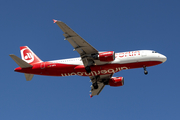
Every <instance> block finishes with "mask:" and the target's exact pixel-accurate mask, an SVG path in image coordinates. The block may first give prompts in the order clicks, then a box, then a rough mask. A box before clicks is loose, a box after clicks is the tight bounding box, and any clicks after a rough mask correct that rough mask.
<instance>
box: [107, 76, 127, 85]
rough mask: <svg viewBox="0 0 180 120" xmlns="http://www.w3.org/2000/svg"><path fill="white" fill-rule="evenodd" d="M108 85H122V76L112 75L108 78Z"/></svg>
mask: <svg viewBox="0 0 180 120" xmlns="http://www.w3.org/2000/svg"><path fill="white" fill-rule="evenodd" d="M109 85H110V86H113V87H118V86H123V85H124V78H123V77H112V78H111V79H110V80H109Z"/></svg>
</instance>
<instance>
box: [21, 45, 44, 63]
mask: <svg viewBox="0 0 180 120" xmlns="http://www.w3.org/2000/svg"><path fill="white" fill-rule="evenodd" d="M20 51H21V58H22V60H24V61H26V62H27V63H29V64H34V63H38V62H42V60H41V59H39V57H38V56H36V54H34V52H33V51H31V49H30V48H29V47H28V46H22V47H20Z"/></svg>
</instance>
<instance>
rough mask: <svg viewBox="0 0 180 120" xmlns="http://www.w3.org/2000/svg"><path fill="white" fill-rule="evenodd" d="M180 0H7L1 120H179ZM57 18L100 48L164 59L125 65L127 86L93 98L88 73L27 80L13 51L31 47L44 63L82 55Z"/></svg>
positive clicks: (2, 24) (0, 23) (2, 8)
mask: <svg viewBox="0 0 180 120" xmlns="http://www.w3.org/2000/svg"><path fill="white" fill-rule="evenodd" d="M179 5H180V1H178V0H171V1H170V0H149V1H148V0H136V1H135V0H118V1H115V0H113V1H108V0H104V1H103V2H102V1H97V0H96V1H95V0H91V1H84V0H76V1H74V0H66V1H63V0H51V1H48V0H43V1H42V0H39V1H37V0H30V1H21V0H16V1H14V0H7V1H2V2H1V4H0V14H1V19H0V31H1V35H0V40H1V44H0V54H1V70H0V73H1V75H0V119H1V120H14V119H17V120H32V119H34V120H37V119H43V120H49V119H51V120H57V119H61V120H62V119H67V120H71V119H80V120H84V119H86V120H92V119H95V120H101V119H104V120H109V119H114V120H119V119H121V120H144V119H146V120H152V119H157V120H159V119H163V120H169V119H173V120H179V119H180V102H179V101H180V94H179V92H180V87H179V85H180V80H179V78H180V74H179V67H180V65H179V59H180V55H179V51H180V47H179V45H180V42H179V39H180V22H179V21H180V15H179V12H180V7H179ZM52 19H57V20H61V21H63V22H65V23H66V24H67V25H68V26H70V27H71V28H72V29H73V30H74V31H76V32H77V33H78V34H79V35H80V36H82V37H83V38H84V39H85V40H86V41H88V42H89V43H90V44H91V45H92V46H94V47H95V48H96V49H97V50H99V51H106V50H107V51H110V50H113V51H115V52H123V51H130V50H144V49H148V50H155V51H157V52H159V53H162V54H164V55H166V56H167V58H168V59H167V61H166V62H165V63H163V64H161V65H158V66H154V67H149V68H148V72H149V74H148V75H147V76H145V75H144V73H143V69H132V70H125V71H121V72H119V73H116V74H115V76H123V77H124V78H125V85H124V86H122V87H117V88H113V87H109V86H106V87H105V88H104V89H103V91H102V92H101V94H100V95H99V96H95V97H93V98H90V97H89V91H90V85H91V83H90V82H89V78H88V77H79V76H71V77H47V76H34V78H33V79H32V81H30V82H27V81H26V80H25V77H24V75H23V74H21V73H16V72H14V71H13V70H14V68H16V67H18V65H17V64H16V63H15V62H14V61H13V60H12V59H11V58H10V57H9V54H15V55H17V56H19V57H20V52H19V47H20V46H25V45H27V46H29V47H30V48H31V49H32V50H33V51H34V52H35V53H36V54H37V55H38V56H39V57H40V58H41V59H42V60H43V61H48V60H56V59H63V58H72V57H78V56H79V54H78V53H77V52H73V47H72V46H71V45H70V44H69V43H68V42H67V41H64V37H63V35H62V34H63V32H62V31H61V29H60V28H59V27H58V26H57V25H56V24H53V21H52Z"/></svg>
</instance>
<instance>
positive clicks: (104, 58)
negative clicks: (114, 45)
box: [98, 51, 115, 62]
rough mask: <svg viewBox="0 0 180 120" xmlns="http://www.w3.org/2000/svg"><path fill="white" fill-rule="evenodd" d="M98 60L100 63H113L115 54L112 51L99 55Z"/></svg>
mask: <svg viewBox="0 0 180 120" xmlns="http://www.w3.org/2000/svg"><path fill="white" fill-rule="evenodd" d="M98 58H99V60H100V61H104V62H111V61H114V60H115V52H114V51H107V52H102V53H99V56H98Z"/></svg>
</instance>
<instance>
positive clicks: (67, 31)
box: [54, 20, 98, 56]
mask: <svg viewBox="0 0 180 120" xmlns="http://www.w3.org/2000/svg"><path fill="white" fill-rule="evenodd" d="M54 23H56V24H57V25H58V26H59V27H60V28H61V30H62V31H63V32H64V34H63V36H64V37H65V39H66V40H68V41H69V43H70V44H71V45H72V46H73V47H74V50H76V51H77V52H78V53H79V54H80V56H83V55H86V54H95V53H98V50H96V49H95V48H94V47H92V46H91V45H90V44H89V43H88V42H87V41H85V40H84V39H83V38H82V37H81V36H79V35H78V34H77V33H76V32H74V31H73V30H72V29H71V28H70V27H69V26H67V25H66V24H65V23H63V22H61V21H57V20H54Z"/></svg>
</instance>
